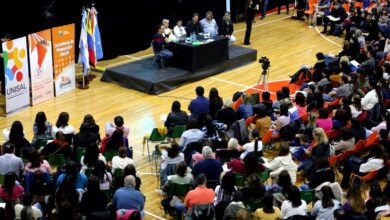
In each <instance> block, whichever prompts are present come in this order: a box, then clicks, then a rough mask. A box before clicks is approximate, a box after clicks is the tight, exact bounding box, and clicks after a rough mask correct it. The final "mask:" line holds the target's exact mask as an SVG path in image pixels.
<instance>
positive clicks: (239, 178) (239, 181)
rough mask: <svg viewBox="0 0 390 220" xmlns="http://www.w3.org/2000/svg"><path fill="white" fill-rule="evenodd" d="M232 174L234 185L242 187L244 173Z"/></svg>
mask: <svg viewBox="0 0 390 220" xmlns="http://www.w3.org/2000/svg"><path fill="white" fill-rule="evenodd" d="M234 176H235V178H236V186H238V187H244V183H245V174H240V173H235V174H234Z"/></svg>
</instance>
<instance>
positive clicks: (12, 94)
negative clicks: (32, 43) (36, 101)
mask: <svg viewBox="0 0 390 220" xmlns="http://www.w3.org/2000/svg"><path fill="white" fill-rule="evenodd" d="M2 46H3V59H4V69H5V71H4V72H5V90H6V91H5V100H6V103H5V104H6V107H5V110H6V111H5V112H6V114H7V115H9V114H12V113H14V112H17V111H19V110H21V109H24V108H26V107H28V106H29V105H30V80H29V76H28V75H29V72H28V59H27V41H26V37H21V38H18V39H15V40H11V41H7V42H4V43H3V44H2Z"/></svg>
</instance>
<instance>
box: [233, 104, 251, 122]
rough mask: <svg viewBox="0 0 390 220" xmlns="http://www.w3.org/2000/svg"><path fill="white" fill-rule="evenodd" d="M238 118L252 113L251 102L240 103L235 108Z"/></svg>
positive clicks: (244, 117) (245, 117) (246, 116)
mask: <svg viewBox="0 0 390 220" xmlns="http://www.w3.org/2000/svg"><path fill="white" fill-rule="evenodd" d="M237 114H238V118H240V119H241V118H243V119H245V120H246V119H247V118H249V117H250V116H252V115H253V108H252V105H251V104H241V105H240V106H239V107H238V109H237Z"/></svg>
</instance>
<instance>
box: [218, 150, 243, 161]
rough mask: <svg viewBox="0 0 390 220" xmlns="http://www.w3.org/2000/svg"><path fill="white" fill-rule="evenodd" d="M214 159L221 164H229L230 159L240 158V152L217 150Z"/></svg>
mask: <svg viewBox="0 0 390 220" xmlns="http://www.w3.org/2000/svg"><path fill="white" fill-rule="evenodd" d="M215 154H216V155H215V156H216V158H217V159H218V160H220V161H221V162H223V163H225V162H229V161H230V160H231V159H237V158H239V157H240V152H238V151H236V150H228V149H217V151H216V153H215Z"/></svg>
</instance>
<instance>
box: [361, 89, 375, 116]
mask: <svg viewBox="0 0 390 220" xmlns="http://www.w3.org/2000/svg"><path fill="white" fill-rule="evenodd" d="M361 102H362V107H363V109H364V110H366V111H368V110H370V109H372V108H373V107H374V105H375V104H376V103H378V102H379V99H378V95H377V94H376V91H375V89H373V90H371V91H369V92H368V93H367V94H366V95H365V96H364V97H363V98H362V101H361Z"/></svg>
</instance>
